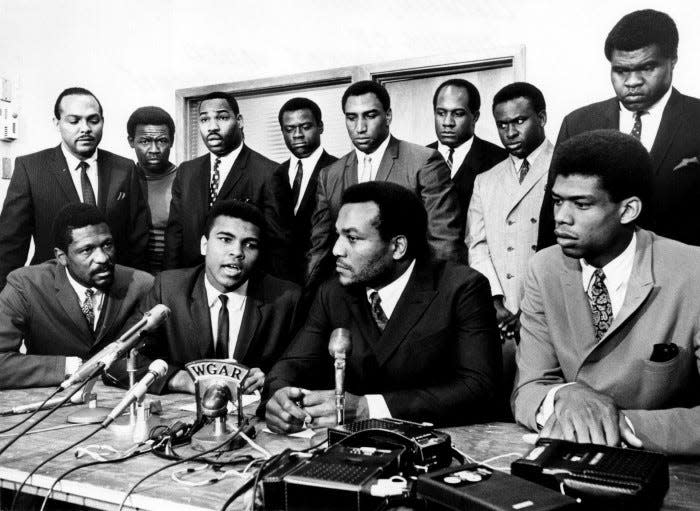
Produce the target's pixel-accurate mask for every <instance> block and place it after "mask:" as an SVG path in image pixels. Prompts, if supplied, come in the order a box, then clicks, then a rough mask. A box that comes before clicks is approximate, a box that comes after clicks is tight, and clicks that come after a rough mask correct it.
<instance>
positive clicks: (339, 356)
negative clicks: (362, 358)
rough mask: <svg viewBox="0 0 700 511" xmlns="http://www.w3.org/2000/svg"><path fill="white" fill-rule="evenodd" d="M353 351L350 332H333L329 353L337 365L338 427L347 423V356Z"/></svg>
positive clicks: (336, 412) (338, 330)
mask: <svg viewBox="0 0 700 511" xmlns="http://www.w3.org/2000/svg"><path fill="white" fill-rule="evenodd" d="M351 351H352V344H351V343H350V330H348V329H347V328H336V329H335V330H333V332H331V340H330V342H329V343H328V352H329V353H330V354H331V357H333V359H334V361H335V363H334V364H333V365H334V366H335V417H336V420H337V422H338V425H341V424H344V423H345V356H346V355H348V354H350V352H351Z"/></svg>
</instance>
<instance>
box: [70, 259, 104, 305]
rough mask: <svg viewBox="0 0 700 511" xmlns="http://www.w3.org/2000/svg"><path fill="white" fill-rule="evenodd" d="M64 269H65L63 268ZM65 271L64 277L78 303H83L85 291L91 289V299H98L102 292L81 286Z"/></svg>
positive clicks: (94, 288)
mask: <svg viewBox="0 0 700 511" xmlns="http://www.w3.org/2000/svg"><path fill="white" fill-rule="evenodd" d="M64 268H65V267H64ZM65 270H66V276H67V277H68V282H69V283H70V286H71V287H72V288H73V291H75V294H76V295H78V301H79V302H80V303H83V300H85V291H87V290H88V289H92V292H93V297H94V298H95V299H100V298H101V297H102V295H103V294H104V292H103V291H102V290H100V289H97V288H96V287H85V286H83V285H82V284H81V283H80V282H78V281H77V280H75V279H74V278H73V276H72V275H71V274H70V272H69V271H68V268H65Z"/></svg>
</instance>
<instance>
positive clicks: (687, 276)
mask: <svg viewBox="0 0 700 511" xmlns="http://www.w3.org/2000/svg"><path fill="white" fill-rule="evenodd" d="M551 169H552V172H553V175H554V177H555V178H554V185H553V186H552V199H553V203H554V220H555V231H554V232H555V235H556V236H557V243H558V245H555V246H552V247H549V248H547V249H545V250H542V251H540V252H538V253H537V254H535V255H534V256H533V258H532V259H531V261H530V267H529V271H528V275H527V277H526V280H525V296H524V298H523V300H522V302H521V309H522V314H521V316H520V322H521V324H522V328H521V330H520V335H521V341H520V344H519V345H518V351H517V355H516V360H517V364H518V375H517V377H516V384H515V390H514V392H513V396H512V403H513V411H514V414H515V419H516V420H517V421H518V422H520V423H521V424H523V425H525V426H527V427H529V428H531V429H533V430H538V429H539V430H540V437H550V438H563V439H565V440H570V441H575V442H581V443H591V442H592V443H595V444H607V445H619V444H621V443H624V444H627V445H629V446H633V447H641V446H644V448H645V449H649V450H652V451H663V452H667V453H669V454H676V455H698V454H700V428H698V422H699V421H700V386H699V383H700V375H699V369H700V322H699V320H698V318H699V317H700V314H699V312H700V305H699V304H700V248H698V247H693V246H688V245H685V244H682V243H679V242H677V241H674V240H670V239H667V238H663V237H661V236H658V235H656V234H654V233H653V232H651V231H647V230H644V229H640V228H639V227H636V223H637V220H638V219H639V215H640V214H641V212H642V209H643V208H644V204H645V203H646V200H647V198H648V197H649V194H650V192H651V187H650V185H651V183H653V177H652V163H651V159H650V157H649V154H648V153H647V151H646V149H645V148H644V146H643V145H642V144H641V143H640V142H639V141H638V140H636V139H634V138H633V137H632V136H630V135H627V134H623V133H620V132H619V131H617V130H595V131H591V132H587V133H583V134H580V135H577V136H575V137H572V138H571V139H570V140H567V141H566V142H564V143H563V144H561V145H560V146H559V147H558V148H557V149H556V151H555V153H554V158H553V160H552V166H551Z"/></svg>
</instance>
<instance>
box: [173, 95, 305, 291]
mask: <svg viewBox="0 0 700 511" xmlns="http://www.w3.org/2000/svg"><path fill="white" fill-rule="evenodd" d="M199 133H200V135H201V136H202V140H203V141H204V143H205V144H206V146H207V148H208V149H209V154H205V155H204V156H200V157H199V158H195V159H194V160H190V161H186V162H184V163H182V164H181V165H180V168H179V170H178V173H177V177H176V178H175V181H174V182H173V187H172V201H171V204H170V216H169V218H168V226H167V228H166V231H165V261H164V267H165V269H173V268H188V267H191V266H195V265H197V264H200V263H201V262H202V261H203V258H202V254H201V253H200V252H199V240H200V238H201V237H202V233H203V232H204V223H205V220H206V218H207V213H208V212H209V209H210V208H211V207H212V205H213V204H214V203H215V202H216V201H218V200H227V199H239V200H249V201H251V202H252V203H253V204H255V205H257V206H258V207H259V208H260V209H261V210H262V211H263V214H264V215H265V219H266V221H267V225H268V228H269V231H268V239H269V248H268V250H267V253H266V254H265V258H266V260H265V261H264V266H265V267H266V268H267V269H268V270H269V271H270V273H272V274H274V275H276V276H278V277H282V278H288V277H290V276H291V261H290V257H289V254H290V244H291V219H290V218H287V217H286V215H284V214H282V209H283V205H284V202H285V199H284V191H283V190H281V189H280V186H279V183H278V180H277V179H274V177H273V174H274V171H275V169H276V168H277V164H276V163H275V162H273V161H272V160H269V159H267V158H265V157H264V156H263V155H261V154H260V153H257V152H255V151H253V150H252V149H250V148H249V147H248V146H246V145H245V143H244V141H243V116H242V115H241V113H240V111H239V109H238V102H237V101H236V98H234V97H233V95H231V94H228V93H225V92H212V93H211V94H208V95H206V96H204V98H202V101H201V103H200V105H199Z"/></svg>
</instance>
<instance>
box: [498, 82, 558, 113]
mask: <svg viewBox="0 0 700 511" xmlns="http://www.w3.org/2000/svg"><path fill="white" fill-rule="evenodd" d="M518 98H525V99H527V100H529V101H530V104H531V105H532V108H534V109H535V112H536V113H540V112H543V111H545V110H547V104H546V103H545V101H544V95H543V94H542V91H541V90H540V89H538V88H537V87H535V86H534V85H532V84H531V83H527V82H514V83H510V84H508V85H506V86H505V87H503V88H502V89H501V90H499V91H498V92H497V93H496V95H495V96H494V97H493V108H492V110H495V109H496V105H500V104H501V103H505V102H506V101H511V100H513V99H518Z"/></svg>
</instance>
